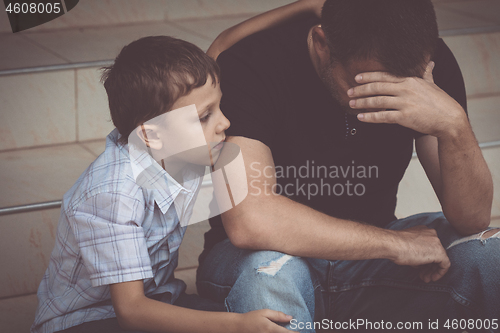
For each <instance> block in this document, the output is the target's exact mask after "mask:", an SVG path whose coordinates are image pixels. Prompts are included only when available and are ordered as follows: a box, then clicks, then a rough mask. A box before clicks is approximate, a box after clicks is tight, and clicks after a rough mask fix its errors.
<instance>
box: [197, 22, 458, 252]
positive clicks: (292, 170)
mask: <svg viewBox="0 0 500 333" xmlns="http://www.w3.org/2000/svg"><path fill="white" fill-rule="evenodd" d="M318 23H319V22H318V19H317V18H316V17H315V16H312V15H303V16H302V17H300V18H298V19H296V20H293V21H291V22H289V23H287V24H283V25H281V26H279V27H276V28H273V29H269V30H266V31H262V32H259V33H256V34H254V35H252V36H249V37H247V38H245V39H243V40H242V41H240V42H238V43H237V44H235V45H234V46H233V47H231V48H230V49H228V50H227V51H225V52H223V53H222V54H221V55H220V56H219V58H218V60H217V62H218V63H219V66H220V68H221V89H222V92H223V97H222V103H221V108H222V111H223V112H224V114H225V115H226V117H227V118H228V119H229V120H230V122H231V126H230V128H229V129H228V130H227V131H226V134H227V135H228V136H243V137H248V138H251V139H256V140H259V141H261V142H263V143H264V144H266V145H267V146H268V147H269V148H270V149H271V151H272V154H273V158H274V162H275V165H276V177H277V183H278V185H277V187H276V188H275V190H276V192H277V193H278V194H282V195H285V196H287V197H289V198H290V199H292V200H295V201H297V202H300V203H303V204H305V205H307V206H309V207H311V208H314V209H316V210H318V211H321V212H323V213H326V214H328V215H330V216H335V217H338V218H343V219H350V220H355V221H361V222H365V223H369V224H372V225H376V226H380V227H383V226H385V225H387V224H388V223H389V222H391V221H393V220H394V219H395V216H394V211H395V208H396V194H397V190H398V184H399V182H400V181H401V178H402V177H403V175H404V172H405V170H406V168H407V166H408V164H409V162H410V159H411V156H412V152H413V140H414V137H416V136H418V135H420V134H419V133H416V132H414V131H413V130H410V129H407V128H405V127H402V126H399V125H394V124H368V123H362V122H360V121H359V120H357V118H356V117H355V116H351V115H346V114H345V113H344V112H343V111H342V110H341V109H340V105H339V104H338V102H337V101H335V100H334V99H333V98H332V97H331V95H330V93H329V92H328V91H327V89H326V88H325V86H324V85H323V84H322V82H321V80H320V78H319V77H318V75H317V73H316V72H315V70H314V68H313V65H312V62H311V60H310V57H309V53H308V47H307V35H308V32H309V29H310V28H311V27H312V26H314V25H316V24H318ZM433 60H434V62H435V63H436V66H435V69H434V80H435V82H436V84H437V85H438V86H440V87H441V88H442V89H443V90H445V91H446V92H447V93H448V94H449V95H451V96H452V97H453V98H455V99H456V100H457V101H458V102H459V103H460V104H461V105H462V106H463V107H464V109H466V97H465V87H464V83H463V78H462V74H461V72H460V69H459V67H458V64H457V62H456V60H455V58H454V56H453V54H452V53H451V51H450V50H449V49H448V47H447V46H446V45H445V44H444V42H443V41H442V40H439V45H438V47H437V51H436V54H435V57H434V59H433ZM252 172H253V171H252ZM251 176H252V175H247V177H251ZM253 191H256V189H255V188H253V187H252V185H251V184H250V186H249V193H252V192H253ZM304 223H308V221H304ZM210 224H211V226H212V229H211V230H210V231H209V232H208V233H207V234H206V235H205V249H209V248H211V247H212V246H213V245H214V244H215V243H217V242H219V241H221V240H223V239H225V238H226V237H227V236H226V234H225V232H224V229H223V227H222V224H221V219H220V216H219V217H215V218H212V219H211V220H210ZM202 256H203V255H202Z"/></svg>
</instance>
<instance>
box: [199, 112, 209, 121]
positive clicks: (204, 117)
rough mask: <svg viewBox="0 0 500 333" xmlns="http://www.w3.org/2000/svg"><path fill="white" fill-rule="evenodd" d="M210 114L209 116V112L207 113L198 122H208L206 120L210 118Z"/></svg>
mask: <svg viewBox="0 0 500 333" xmlns="http://www.w3.org/2000/svg"><path fill="white" fill-rule="evenodd" d="M210 114H211V113H210V112H209V113H207V114H206V115H205V116H203V117H201V118H200V121H201V122H202V123H205V122H207V121H208V118H210Z"/></svg>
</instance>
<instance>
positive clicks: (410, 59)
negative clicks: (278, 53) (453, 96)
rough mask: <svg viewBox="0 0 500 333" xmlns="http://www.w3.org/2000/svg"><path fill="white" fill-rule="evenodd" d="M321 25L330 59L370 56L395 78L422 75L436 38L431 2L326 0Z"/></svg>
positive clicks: (343, 59)
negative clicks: (395, 76)
mask: <svg viewBox="0 0 500 333" xmlns="http://www.w3.org/2000/svg"><path fill="white" fill-rule="evenodd" d="M321 16H322V18H321V26H322V28H323V30H324V31H325V35H326V39H327V43H328V46H329V48H330V52H331V55H332V61H335V62H340V63H341V64H344V65H345V64H347V63H348V62H349V61H352V60H366V59H374V60H377V61H378V62H380V63H381V64H382V65H384V66H385V68H387V70H388V71H389V72H390V73H392V74H394V75H397V76H404V77H410V76H421V75H423V73H424V71H425V67H426V65H427V63H426V60H427V59H426V58H427V57H429V56H431V57H432V55H433V53H434V49H435V47H436V44H437V40H438V28H437V22H436V14H435V12H434V6H433V5H432V2H431V0H326V2H325V4H324V6H323V10H322V15H321Z"/></svg>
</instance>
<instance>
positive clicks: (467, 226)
mask: <svg viewBox="0 0 500 333" xmlns="http://www.w3.org/2000/svg"><path fill="white" fill-rule="evenodd" d="M445 216H446V218H447V219H448V221H450V223H451V224H452V225H453V226H454V227H455V229H457V231H458V232H459V233H460V234H462V235H464V236H470V235H473V234H477V233H479V232H482V231H484V230H486V229H487V228H488V227H489V225H490V222H491V214H490V212H489V211H488V212H485V211H479V212H475V213H473V214H461V215H459V216H453V215H451V214H445Z"/></svg>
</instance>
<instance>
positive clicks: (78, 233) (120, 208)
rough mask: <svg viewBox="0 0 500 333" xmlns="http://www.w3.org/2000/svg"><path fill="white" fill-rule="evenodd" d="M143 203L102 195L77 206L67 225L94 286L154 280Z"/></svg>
mask: <svg viewBox="0 0 500 333" xmlns="http://www.w3.org/2000/svg"><path fill="white" fill-rule="evenodd" d="M143 219H144V204H143V203H141V201H140V200H137V198H133V197H130V196H128V195H125V194H118V193H101V194H97V195H95V196H93V197H90V198H89V199H87V200H86V201H84V202H83V203H81V204H79V205H78V206H77V207H76V208H75V209H74V211H73V214H72V216H70V219H69V220H70V223H71V227H72V230H73V232H74V235H75V238H76V241H77V242H78V245H79V248H80V255H81V258H82V260H83V263H84V265H85V268H86V269H87V270H88V273H89V275H90V280H91V282H92V286H93V287H97V286H102V285H108V284H112V283H120V282H126V281H136V280H143V279H146V278H151V277H153V272H152V269H151V262H150V257H149V254H148V248H147V244H146V239H145V237H144V232H143V229H142V227H141V224H142V221H143Z"/></svg>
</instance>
